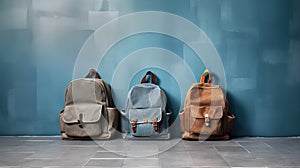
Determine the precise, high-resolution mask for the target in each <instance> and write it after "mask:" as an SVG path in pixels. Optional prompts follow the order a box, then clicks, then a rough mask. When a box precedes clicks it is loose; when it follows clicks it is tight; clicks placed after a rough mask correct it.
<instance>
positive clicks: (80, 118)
mask: <svg viewBox="0 0 300 168" xmlns="http://www.w3.org/2000/svg"><path fill="white" fill-rule="evenodd" d="M82 119H83V114H82V113H80V114H79V119H78V124H79V127H80V128H83V121H82Z"/></svg>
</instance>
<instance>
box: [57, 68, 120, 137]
mask: <svg viewBox="0 0 300 168" xmlns="http://www.w3.org/2000/svg"><path fill="white" fill-rule="evenodd" d="M118 116H119V111H118V110H117V109H116V108H115V105H114V102H113V99H112V94H111V88H110V86H109V85H108V84H107V83H106V82H105V81H104V80H102V79H100V76H99V74H98V73H97V72H96V71H95V70H93V69H91V70H90V73H89V74H88V75H87V76H86V78H82V79H76V80H73V81H72V82H71V83H70V84H69V85H68V86H67V89H66V92H65V107H64V110H62V111H61V113H60V130H61V134H62V139H78V138H80V139H82V138H97V139H109V138H111V137H112V136H113V135H114V134H115V132H116V128H117V127H118Z"/></svg>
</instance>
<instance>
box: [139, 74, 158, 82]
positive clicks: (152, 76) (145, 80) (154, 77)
mask: <svg viewBox="0 0 300 168" xmlns="http://www.w3.org/2000/svg"><path fill="white" fill-rule="evenodd" d="M148 75H149V76H150V77H151V83H153V84H157V78H156V76H155V75H154V73H152V72H151V71H148V72H147V73H146V75H145V76H144V77H143V78H142V80H141V83H147V76H148Z"/></svg>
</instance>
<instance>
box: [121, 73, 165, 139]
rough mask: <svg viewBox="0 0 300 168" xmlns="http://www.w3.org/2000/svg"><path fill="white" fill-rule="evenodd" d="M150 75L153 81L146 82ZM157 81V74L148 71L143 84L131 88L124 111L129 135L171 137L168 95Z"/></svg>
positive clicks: (126, 129)
mask: <svg viewBox="0 0 300 168" xmlns="http://www.w3.org/2000/svg"><path fill="white" fill-rule="evenodd" d="M148 77H150V78H151V83H146V82H147V79H148ZM156 83H157V78H156V76H155V75H154V74H153V73H152V72H151V71H148V72H147V73H146V75H145V76H144V77H143V79H142V81H141V84H137V85H134V86H133V87H132V88H131V89H130V91H129V93H128V97H127V102H126V106H125V113H124V115H125V117H126V119H127V124H126V123H125V127H126V128H125V131H126V132H127V137H157V138H163V139H168V138H169V133H168V127H169V124H168V115H170V113H168V114H167V112H166V104H167V97H166V94H165V93H164V91H163V90H162V89H161V88H160V87H159V86H158V85H156ZM125 122H126V121H125ZM123 126H124V124H123Z"/></svg>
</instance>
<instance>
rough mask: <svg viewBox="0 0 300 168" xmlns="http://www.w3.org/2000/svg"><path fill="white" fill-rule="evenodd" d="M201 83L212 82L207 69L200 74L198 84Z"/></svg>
mask: <svg viewBox="0 0 300 168" xmlns="http://www.w3.org/2000/svg"><path fill="white" fill-rule="evenodd" d="M203 83H212V76H211V74H210V72H209V70H208V69H205V70H204V72H203V73H202V75H201V79H200V84H203Z"/></svg>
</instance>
